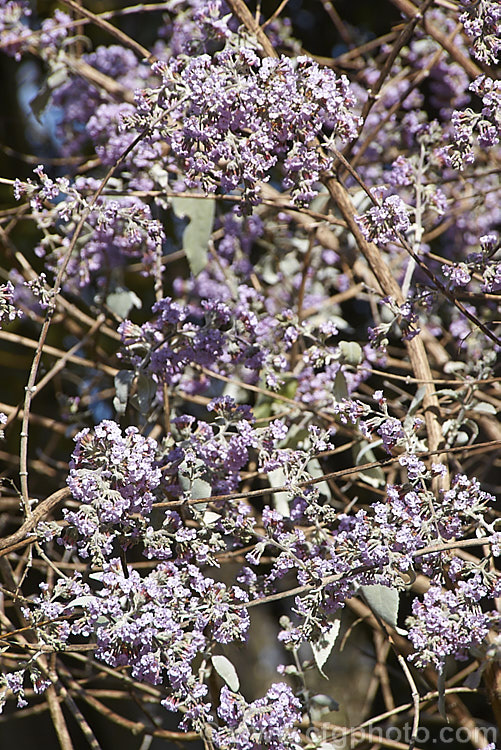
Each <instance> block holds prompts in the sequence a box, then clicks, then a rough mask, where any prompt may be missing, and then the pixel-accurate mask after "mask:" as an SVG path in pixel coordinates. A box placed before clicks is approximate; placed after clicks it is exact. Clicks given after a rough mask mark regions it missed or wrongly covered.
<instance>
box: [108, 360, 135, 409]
mask: <svg viewBox="0 0 501 750" xmlns="http://www.w3.org/2000/svg"><path fill="white" fill-rule="evenodd" d="M133 382H134V373H133V372H132V370H120V372H117V374H116V375H115V391H116V396H115V398H114V399H113V406H114V408H115V410H116V412H117V414H118V415H119V416H123V415H124V414H125V409H126V408H127V401H128V400H129V393H130V390H131V388H132V383H133Z"/></svg>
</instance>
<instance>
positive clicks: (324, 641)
mask: <svg viewBox="0 0 501 750" xmlns="http://www.w3.org/2000/svg"><path fill="white" fill-rule="evenodd" d="M340 627H341V620H340V619H339V618H338V617H337V618H336V619H335V620H333V621H332V622H331V623H330V625H329V629H328V630H327V631H326V632H325V633H322V635H321V636H320V638H318V639H317V640H315V641H310V646H311V650H312V651H313V656H314V657H315V662H316V665H317V667H318V671H319V672H320V674H321V675H323V677H325V679H326V680H328V679H329V678H328V677H327V675H326V674H325V673H324V671H323V667H324V664H325V662H326V661H327V659H328V658H329V656H330V653H331V651H332V649H333V648H334V644H335V643H336V640H337V637H338V635H339V629H340Z"/></svg>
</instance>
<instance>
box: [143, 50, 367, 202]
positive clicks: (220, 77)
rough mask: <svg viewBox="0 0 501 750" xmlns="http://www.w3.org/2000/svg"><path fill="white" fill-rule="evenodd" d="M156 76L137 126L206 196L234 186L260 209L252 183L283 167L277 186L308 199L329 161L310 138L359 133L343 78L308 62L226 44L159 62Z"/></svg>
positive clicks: (342, 137) (343, 137)
mask: <svg viewBox="0 0 501 750" xmlns="http://www.w3.org/2000/svg"><path fill="white" fill-rule="evenodd" d="M154 71H155V72H156V73H157V74H159V75H161V76H162V86H161V87H160V88H159V89H157V90H156V91H153V90H151V89H148V90H146V91H142V92H139V93H138V94H137V115H136V118H135V126H136V128H140V129H142V128H144V127H150V128H151V129H152V130H153V131H154V132H157V133H159V134H160V135H161V136H162V137H163V138H164V139H165V140H166V141H167V142H168V144H169V146H170V148H171V150H172V152H173V153H174V154H175V155H176V157H177V158H178V160H179V161H180V163H181V164H182V166H183V171H184V172H185V174H186V178H185V179H186V184H187V185H189V186H192V187H202V188H203V189H204V190H206V191H207V192H213V191H215V190H217V189H220V190H222V191H223V192H231V191H234V190H236V189H237V188H238V189H241V190H242V191H243V195H244V197H245V199H246V201H248V202H250V203H257V202H259V182H260V181H265V182H266V181H268V180H269V179H270V176H271V174H272V170H273V169H274V167H275V166H277V165H278V164H281V165H282V169H283V184H284V187H285V188H287V189H289V188H290V189H291V195H292V198H293V200H294V201H296V202H298V203H308V202H309V201H310V200H311V199H312V197H313V196H314V195H316V192H317V190H316V188H315V185H316V183H317V182H318V181H319V179H320V175H321V173H322V172H323V171H324V170H325V169H327V168H328V167H329V165H330V163H331V160H330V158H325V157H322V156H321V154H320V151H319V150H318V148H317V147H316V146H315V145H314V141H315V139H316V138H321V136H322V132H323V129H324V128H325V129H326V130H327V131H328V132H329V137H330V138H331V139H334V138H338V139H340V140H341V141H347V140H349V139H351V138H353V137H354V136H355V135H356V132H357V127H358V120H357V117H356V116H355V115H354V114H353V108H354V104H355V100H354V98H353V94H352V93H351V90H350V87H349V85H348V80H347V79H346V77H344V76H342V77H341V78H338V77H337V76H336V75H335V74H334V73H333V72H332V71H331V70H329V69H328V68H323V69H322V68H320V67H319V66H318V65H317V64H316V63H314V62H312V60H310V59H309V58H306V57H299V58H298V59H297V61H296V63H294V62H293V61H292V60H291V59H289V58H287V57H281V58H280V59H273V58H265V59H263V60H261V59H260V58H259V57H258V56H257V55H256V54H255V52H253V51H252V50H251V49H249V48H241V49H238V50H236V51H235V50H233V49H231V48H227V49H225V50H223V51H222V52H219V53H216V54H215V55H214V56H213V57H212V58H211V57H210V56H209V55H200V56H198V57H194V58H191V59H184V58H182V57H179V58H175V59H172V60H170V61H169V62H164V63H156V64H155V65H154ZM162 112H165V116H164V118H162V120H161V122H160V123H159V120H160V119H161V115H162ZM167 115H168V120H167Z"/></svg>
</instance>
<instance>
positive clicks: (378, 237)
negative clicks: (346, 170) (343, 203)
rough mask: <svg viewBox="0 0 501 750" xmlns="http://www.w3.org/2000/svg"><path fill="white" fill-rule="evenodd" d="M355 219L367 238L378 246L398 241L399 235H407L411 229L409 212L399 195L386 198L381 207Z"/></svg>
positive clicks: (373, 208)
mask: <svg viewBox="0 0 501 750" xmlns="http://www.w3.org/2000/svg"><path fill="white" fill-rule="evenodd" d="M355 219H356V222H357V224H358V225H359V227H360V229H361V230H362V232H363V234H364V236H365V238H366V239H368V240H371V241H372V242H376V243H377V244H385V243H386V242H393V241H398V233H405V232H406V231H407V230H408V229H409V227H410V219H409V211H408V209H407V207H406V205H405V203H404V202H403V200H402V199H401V198H400V197H399V196H398V195H390V196H388V197H387V198H384V200H383V202H382V203H381V205H378V206H373V207H372V208H369V210H368V211H366V212H365V213H364V214H362V215H361V216H356V217H355Z"/></svg>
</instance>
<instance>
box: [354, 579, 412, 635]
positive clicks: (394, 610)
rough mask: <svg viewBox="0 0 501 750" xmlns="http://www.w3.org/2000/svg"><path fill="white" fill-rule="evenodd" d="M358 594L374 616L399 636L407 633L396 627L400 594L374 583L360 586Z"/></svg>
mask: <svg viewBox="0 0 501 750" xmlns="http://www.w3.org/2000/svg"><path fill="white" fill-rule="evenodd" d="M360 592H361V593H362V595H363V597H364V599H365V601H366V602H367V604H368V605H369V607H370V608H371V610H372V611H373V612H374V614H375V615H377V616H378V617H380V618H381V620H382V621H383V622H385V623H386V624H387V625H390V626H391V627H392V628H393V629H394V630H396V631H397V633H399V634H400V635H406V633H407V631H406V630H402V628H399V627H398V625H397V619H398V607H399V603H400V602H399V600H400V594H399V592H398V591H397V589H395V588H390V587H389V586H381V585H380V584H378V583H375V584H372V585H370V586H360Z"/></svg>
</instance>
